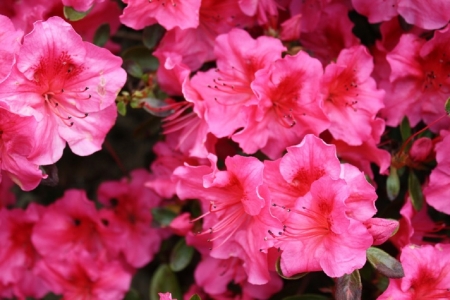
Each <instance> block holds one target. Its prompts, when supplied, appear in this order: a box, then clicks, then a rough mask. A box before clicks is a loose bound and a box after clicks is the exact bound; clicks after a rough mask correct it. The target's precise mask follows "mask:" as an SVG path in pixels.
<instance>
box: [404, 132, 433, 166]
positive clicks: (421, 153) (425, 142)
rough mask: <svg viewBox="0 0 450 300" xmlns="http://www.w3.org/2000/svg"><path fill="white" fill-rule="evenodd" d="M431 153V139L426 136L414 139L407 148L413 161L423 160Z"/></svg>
mask: <svg viewBox="0 0 450 300" xmlns="http://www.w3.org/2000/svg"><path fill="white" fill-rule="evenodd" d="M432 153H433V141H432V140H431V139H430V138H428V137H421V138H418V139H417V140H415V141H414V142H413V144H412V146H411V148H410V149H409V157H411V159H412V160H413V161H415V162H423V161H425V160H427V159H428V157H429V156H430V155H431V154H432Z"/></svg>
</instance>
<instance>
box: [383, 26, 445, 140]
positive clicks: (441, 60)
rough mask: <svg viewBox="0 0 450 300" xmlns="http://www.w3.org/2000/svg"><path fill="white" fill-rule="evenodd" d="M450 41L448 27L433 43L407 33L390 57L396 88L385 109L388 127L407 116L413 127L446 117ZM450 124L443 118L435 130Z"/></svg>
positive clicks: (439, 31)
mask: <svg viewBox="0 0 450 300" xmlns="http://www.w3.org/2000/svg"><path fill="white" fill-rule="evenodd" d="M449 40H450V30H449V27H448V26H447V27H446V28H444V29H442V30H438V31H435V33H434V37H433V38H432V39H430V40H429V41H425V40H424V39H421V38H419V37H417V36H415V35H413V34H405V35H403V36H402V37H401V38H400V41H399V43H398V44H397V46H396V47H395V48H394V49H393V50H392V51H391V52H390V53H389V54H388V55H387V60H388V62H389V64H390V67H391V70H392V71H391V75H390V81H391V83H392V85H393V87H392V88H391V90H389V91H388V94H387V97H386V103H385V104H386V108H385V109H384V110H383V116H384V117H386V118H387V122H386V123H387V124H388V125H390V126H397V125H398V124H399V123H400V122H401V120H402V119H403V117H404V116H405V115H406V116H407V117H408V119H409V121H410V124H411V126H415V125H417V124H418V123H419V121H421V120H423V121H424V122H425V123H426V124H430V123H431V122H433V121H435V120H436V119H438V118H439V117H441V116H443V115H444V114H445V109H444V105H445V101H446V99H447V98H448V97H449V96H450V77H448V74H449V73H450V68H449V65H448V63H447V61H448V58H447V57H449V56H450V52H449V51H448V49H447V44H448V42H449ZM449 124H450V120H449V119H443V120H441V121H440V122H438V123H435V124H433V125H432V126H431V129H432V130H433V131H435V132H436V131H438V130H440V129H445V128H447V127H448V125H449Z"/></svg>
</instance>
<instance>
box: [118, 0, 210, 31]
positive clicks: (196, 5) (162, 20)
mask: <svg viewBox="0 0 450 300" xmlns="http://www.w3.org/2000/svg"><path fill="white" fill-rule="evenodd" d="M126 3H127V4H128V6H127V7H125V9H124V11H123V15H122V16H120V20H121V21H122V23H123V24H125V25H127V26H128V27H131V28H133V29H142V28H144V27H146V26H149V25H153V24H156V23H158V24H161V25H162V26H163V27H164V28H166V29H167V30H171V29H173V28H175V27H178V28H180V29H187V28H196V27H197V26H198V22H199V9H200V4H201V0H187V1H181V0H170V1H169V0H150V1H148V0H127V1H126Z"/></svg>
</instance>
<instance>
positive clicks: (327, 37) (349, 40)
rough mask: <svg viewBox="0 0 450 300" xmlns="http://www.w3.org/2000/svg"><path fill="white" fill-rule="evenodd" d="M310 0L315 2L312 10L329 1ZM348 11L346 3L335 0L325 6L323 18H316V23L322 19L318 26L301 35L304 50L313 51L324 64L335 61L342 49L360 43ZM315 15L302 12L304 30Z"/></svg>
mask: <svg viewBox="0 0 450 300" xmlns="http://www.w3.org/2000/svg"><path fill="white" fill-rule="evenodd" d="M308 1H309V2H315V3H313V4H310V6H313V8H312V10H315V9H318V7H317V6H319V5H325V2H329V0H320V1H316V0H308ZM308 1H307V2H308ZM294 2H298V3H301V2H303V1H292V3H294ZM319 3H321V4H319ZM303 6H304V7H305V8H306V7H307V6H308V5H307V3H306V2H305V3H304V4H303ZM348 12H349V8H348V7H347V6H346V5H344V4H343V3H341V2H339V1H334V2H333V3H331V4H328V5H326V6H325V7H324V10H323V11H322V12H321V13H322V16H321V18H320V19H317V20H316V23H317V21H320V22H318V24H317V28H316V29H315V30H313V31H308V30H305V31H307V32H302V34H301V35H300V42H301V44H302V46H303V47H304V50H305V51H307V52H310V53H312V56H313V57H315V58H317V59H319V60H320V61H321V62H322V63H323V64H324V65H325V64H328V63H329V62H330V61H334V60H335V59H336V58H337V56H338V55H339V52H341V50H343V49H345V48H350V47H352V46H355V45H359V44H360V43H359V40H358V39H357V38H356V37H355V35H354V34H353V33H352V28H353V26H354V24H353V23H352V22H351V21H350V19H349V18H348V17H347V15H348ZM311 13H313V12H311ZM313 17H314V15H312V14H306V15H305V14H302V21H303V23H302V25H303V27H302V30H303V29H305V28H307V27H309V26H311V24H308V21H307V20H311V19H312V18H313Z"/></svg>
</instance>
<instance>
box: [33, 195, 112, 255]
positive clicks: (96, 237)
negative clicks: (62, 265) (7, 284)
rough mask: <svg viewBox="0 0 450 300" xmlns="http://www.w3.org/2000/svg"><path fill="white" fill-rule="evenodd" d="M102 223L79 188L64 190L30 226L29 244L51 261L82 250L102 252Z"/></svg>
mask: <svg viewBox="0 0 450 300" xmlns="http://www.w3.org/2000/svg"><path fill="white" fill-rule="evenodd" d="M102 226H103V225H102V224H101V222H100V219H99V216H98V212H97V210H96V209H95V205H94V202H92V201H89V200H88V199H87V198H86V193H85V192H84V191H81V190H68V191H66V192H65V194H64V196H63V197H62V198H61V199H59V200H57V201H56V202H54V203H53V204H52V205H50V206H48V207H47V208H46V209H45V211H44V213H43V215H42V217H41V219H40V220H39V221H38V222H37V223H36V224H35V226H34V228H33V236H32V240H33V245H34V246H35V247H36V249H37V251H38V252H39V254H41V255H42V256H43V257H44V258H49V259H51V260H62V261H63V260H66V259H71V258H73V257H76V256H77V255H81V254H82V253H85V254H87V255H90V256H93V257H96V256H98V255H99V254H101V253H102V252H105V251H106V249H105V247H104V246H105V241H104V237H103V236H102V233H101V232H102Z"/></svg>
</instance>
